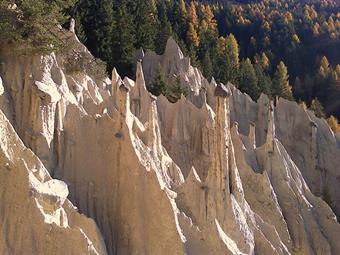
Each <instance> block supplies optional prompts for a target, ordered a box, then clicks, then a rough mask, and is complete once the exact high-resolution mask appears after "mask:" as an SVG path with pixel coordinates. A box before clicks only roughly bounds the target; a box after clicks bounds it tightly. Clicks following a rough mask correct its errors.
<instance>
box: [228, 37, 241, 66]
mask: <svg viewBox="0 0 340 255" xmlns="http://www.w3.org/2000/svg"><path fill="white" fill-rule="evenodd" d="M226 50H227V54H228V56H229V59H230V63H231V66H232V67H233V68H238V66H239V64H240V60H239V52H240V50H239V47H238V43H237V41H236V38H235V36H234V35H233V34H230V35H229V36H228V37H227V39H226Z"/></svg>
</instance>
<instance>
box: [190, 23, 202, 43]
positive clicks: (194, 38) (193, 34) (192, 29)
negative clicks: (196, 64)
mask: <svg viewBox="0 0 340 255" xmlns="http://www.w3.org/2000/svg"><path fill="white" fill-rule="evenodd" d="M187 38H188V42H189V45H193V46H195V47H198V46H199V43H200V41H199V37H198V34H197V31H196V29H195V26H194V25H193V24H192V23H189V29H188V34H187Z"/></svg>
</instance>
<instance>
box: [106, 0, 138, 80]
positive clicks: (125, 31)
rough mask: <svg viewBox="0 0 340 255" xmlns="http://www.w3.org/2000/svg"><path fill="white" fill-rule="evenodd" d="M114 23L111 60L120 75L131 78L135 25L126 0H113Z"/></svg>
mask: <svg viewBox="0 0 340 255" xmlns="http://www.w3.org/2000/svg"><path fill="white" fill-rule="evenodd" d="M115 1H116V2H115V3H114V9H115V10H116V11H115V23H114V30H113V31H114V32H113V34H112V44H111V46H112V48H111V49H112V57H111V58H112V60H113V62H112V63H113V66H116V67H117V70H118V72H119V73H120V74H121V75H123V76H124V75H129V76H132V64H133V63H132V60H133V55H134V53H135V47H134V45H135V41H136V39H135V24H134V22H133V15H132V14H131V13H130V12H129V10H130V9H131V8H132V7H131V6H130V5H129V2H128V1H127V0H121V1H118V0H115Z"/></svg>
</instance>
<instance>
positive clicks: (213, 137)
mask: <svg viewBox="0 0 340 255" xmlns="http://www.w3.org/2000/svg"><path fill="white" fill-rule="evenodd" d="M65 7H67V8H66V9H65ZM68 8H70V9H72V8H73V3H72V1H69V0H61V1H58V2H54V4H52V5H51V4H50V2H45V1H36V0H35V1H30V0H27V2H26V1H21V2H17V4H13V2H12V1H10V0H6V1H3V2H0V14H1V15H2V16H3V17H4V19H1V20H0V31H6V36H4V35H5V34H1V33H0V34H1V36H0V42H1V44H0V226H1V227H0V228H1V231H0V254H4V255H22V254H34V255H45V254H52V255H64V254H91V255H125V254H141V255H156V254H157V255H159V254H164V255H174V254H186V255H207V254H214V255H215V254H217V255H219V254H221V255H222V254H223V255H224V254H227V255H228V254H230V255H240V254H247V255H272V254H277V255H279V254H280V255H281V254H282V255H283V254H285V255H301V254H303V255H334V254H340V235H339V233H340V223H339V220H338V219H339V217H340V169H339V167H338V166H339V165H340V133H339V132H334V131H333V130H336V129H337V127H338V126H337V125H338V123H337V120H336V119H335V118H332V121H330V120H329V119H328V120H326V119H324V118H319V117H318V116H320V115H322V114H324V113H323V112H322V111H321V110H322V109H321V107H320V105H318V101H317V100H313V101H312V102H311V108H313V111H312V110H310V109H308V108H307V107H306V106H304V105H303V104H299V103H297V102H294V100H288V99H286V98H284V97H279V96H275V97H273V96H270V95H269V96H268V95H266V94H264V93H259V92H258V93H259V95H258V97H257V99H256V100H254V99H252V97H251V96H249V95H248V94H247V93H244V92H242V91H241V90H240V85H237V86H236V85H234V84H233V83H232V82H226V83H223V82H221V81H219V80H218V79H217V78H216V79H215V78H211V79H210V77H209V78H207V77H206V76H205V74H204V73H205V71H204V70H203V71H204V72H203V71H202V70H201V67H197V66H195V65H193V62H194V63H197V62H196V61H195V60H192V59H191V58H190V57H192V56H191V55H190V53H185V52H183V51H182V49H181V46H180V45H181V43H180V42H178V41H177V40H176V39H175V38H174V37H171V36H170V37H169V38H167V40H166V43H165V45H164V49H163V51H162V53H161V54H159V53H157V52H155V51H153V50H143V49H139V50H138V51H135V48H134V47H133V48H132V49H133V52H134V54H133V55H134V56H133V60H130V61H131V63H130V64H131V66H130V67H131V70H134V71H133V72H134V73H133V74H132V75H131V76H124V75H123V74H122V73H121V71H119V70H117V69H116V68H112V70H110V75H109V76H108V75H107V70H106V69H109V68H110V67H109V65H108V67H105V63H103V61H102V60H99V59H97V58H95V57H94V56H93V55H92V52H91V51H89V49H88V48H87V47H86V46H85V45H84V44H83V43H82V42H81V41H80V39H79V38H78V36H77V34H76V29H77V27H79V26H78V25H77V22H76V21H75V19H70V21H69V22H67V21H66V20H67V17H66V16H65V14H64V13H65V12H67V11H68ZM47 11H49V12H48V13H46V14H45V12H47ZM97 11H98V12H99V9H97ZM121 11H124V8H122V9H121ZM4 14H5V15H4ZM123 16H124V15H123ZM47 18H49V19H47ZM56 21H57V22H56ZM62 23H63V24H64V23H65V24H66V23H70V25H69V28H68V29H66V28H65V26H61V25H60V24H62ZM102 25H103V24H102ZM103 26H104V25H103ZM125 28H126V27H125ZM116 29H117V30H113V32H116V33H118V32H119V31H122V30H120V29H122V28H119V29H118V28H117V27H116ZM110 35H111V34H110ZM110 35H108V37H109V36H110ZM97 36H98V35H97ZM122 38H125V39H127V37H125V36H124V37H122ZM177 39H178V38H177ZM226 40H227V42H228V43H230V44H227V45H226V46H225V48H223V49H224V50H225V52H228V51H227V49H228V47H229V46H228V45H234V46H235V45H236V44H235V41H236V40H234V39H233V36H231V35H230V36H228V37H227V38H226ZM123 43H124V41H123ZM115 45H117V44H115ZM128 45H129V42H127V43H126V44H120V45H119V47H120V48H116V50H117V52H118V50H119V52H120V54H122V55H124V54H125V53H126V51H121V50H122V49H127V48H130V47H129V46H128ZM99 48H100V47H98V49H99ZM234 53H235V52H234ZM231 56H232V55H231ZM233 56H234V57H235V58H234V60H235V61H236V62H237V61H239V59H238V58H237V57H236V55H235V54H234V55H233ZM118 60H119V61H121V59H113V60H112V61H118ZM236 62H235V63H236ZM322 62H323V66H325V63H326V62H325V58H323V60H322ZM112 63H113V62H112ZM119 63H120V64H127V62H119ZM239 65H240V67H241V66H242V67H243V68H245V69H244V70H247V72H245V73H244V74H243V75H241V76H237V77H238V78H237V80H236V81H242V82H244V83H243V84H246V83H247V82H251V81H252V80H251V79H249V77H255V76H256V77H257V74H256V70H253V68H252V67H251V66H252V61H250V60H245V61H241V62H239ZM120 67H122V66H120ZM125 67H127V66H125ZM329 68H330V67H329ZM330 70H332V72H334V70H333V69H331V68H330ZM227 71H228V73H229V74H231V75H234V74H235V73H238V71H237V69H227ZM324 71H325V69H324ZM130 72H131V71H130ZM238 74H239V73H238ZM245 74H247V75H245ZM287 76H288V73H287V68H286V66H285V64H283V63H282V64H279V65H278V71H277V74H276V75H275V76H274V77H275V79H274V80H275V82H277V83H276V84H279V83H280V84H281V85H282V87H281V88H282V91H281V92H282V93H283V94H284V95H285V96H287V97H289V96H290V92H291V90H290V89H289V88H290V85H289V81H288V77H287ZM240 77H241V78H242V79H240ZM238 79H240V80H238ZM262 81H263V80H262ZM257 84H260V83H257ZM261 84H262V83H261ZM252 85H255V84H254V83H252ZM248 88H249V87H248ZM276 88H278V87H276ZM332 96H333V97H335V99H337V98H336V94H335V93H333V94H332ZM290 99H292V98H290ZM335 101H336V100H335Z"/></svg>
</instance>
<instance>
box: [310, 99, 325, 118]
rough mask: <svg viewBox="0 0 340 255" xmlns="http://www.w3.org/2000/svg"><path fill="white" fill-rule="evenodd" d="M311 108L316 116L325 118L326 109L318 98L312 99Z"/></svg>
mask: <svg viewBox="0 0 340 255" xmlns="http://www.w3.org/2000/svg"><path fill="white" fill-rule="evenodd" d="M310 109H311V110H312V111H314V113H315V116H316V117H318V118H325V111H324V109H323V106H322V104H321V103H320V102H319V100H318V99H317V98H314V99H313V100H312V103H311V105H310Z"/></svg>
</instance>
